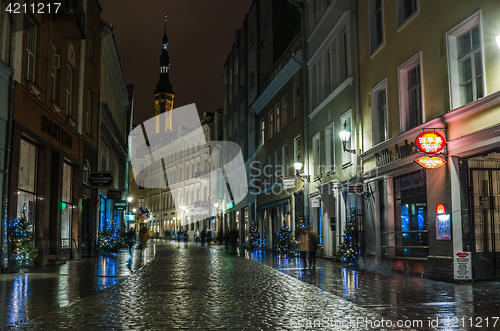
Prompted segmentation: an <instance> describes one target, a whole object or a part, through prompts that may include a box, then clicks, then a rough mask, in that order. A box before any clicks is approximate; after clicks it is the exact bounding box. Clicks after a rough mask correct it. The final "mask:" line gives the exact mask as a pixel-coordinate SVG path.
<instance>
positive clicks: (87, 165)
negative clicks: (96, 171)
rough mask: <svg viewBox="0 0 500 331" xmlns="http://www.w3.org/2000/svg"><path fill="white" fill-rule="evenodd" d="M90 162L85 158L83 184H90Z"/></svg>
mask: <svg viewBox="0 0 500 331" xmlns="http://www.w3.org/2000/svg"><path fill="white" fill-rule="evenodd" d="M90 171H91V168H90V162H89V160H88V159H87V160H85V163H84V164H83V184H85V185H87V186H89V185H90V184H89V175H90Z"/></svg>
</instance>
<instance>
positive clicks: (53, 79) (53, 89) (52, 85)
mask: <svg viewBox="0 0 500 331" xmlns="http://www.w3.org/2000/svg"><path fill="white" fill-rule="evenodd" d="M56 56H57V51H56V48H55V47H54V46H52V68H51V70H50V99H51V100H55V99H56V74H57V68H56V63H54V59H55V58H56Z"/></svg>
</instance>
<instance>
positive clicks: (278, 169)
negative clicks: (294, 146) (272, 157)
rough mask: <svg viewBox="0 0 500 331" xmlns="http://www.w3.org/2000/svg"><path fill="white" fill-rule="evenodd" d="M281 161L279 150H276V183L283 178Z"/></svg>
mask: <svg viewBox="0 0 500 331" xmlns="http://www.w3.org/2000/svg"><path fill="white" fill-rule="evenodd" d="M281 161H282V160H281V149H278V150H277V151H276V181H279V180H280V179H281V178H282V177H283V167H282V165H281Z"/></svg>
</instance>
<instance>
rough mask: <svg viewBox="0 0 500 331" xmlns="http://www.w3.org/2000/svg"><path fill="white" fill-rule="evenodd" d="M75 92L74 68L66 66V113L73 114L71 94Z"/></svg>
mask: <svg viewBox="0 0 500 331" xmlns="http://www.w3.org/2000/svg"><path fill="white" fill-rule="evenodd" d="M72 93H73V68H71V66H70V65H69V64H68V65H67V68H66V115H71V94H72Z"/></svg>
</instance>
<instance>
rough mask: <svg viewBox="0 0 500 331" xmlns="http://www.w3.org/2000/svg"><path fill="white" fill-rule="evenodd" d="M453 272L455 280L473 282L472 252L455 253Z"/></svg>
mask: <svg viewBox="0 0 500 331" xmlns="http://www.w3.org/2000/svg"><path fill="white" fill-rule="evenodd" d="M453 270H454V272H455V279H457V280H471V279H472V262H471V253H470V252H455V255H454V256H453Z"/></svg>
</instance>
